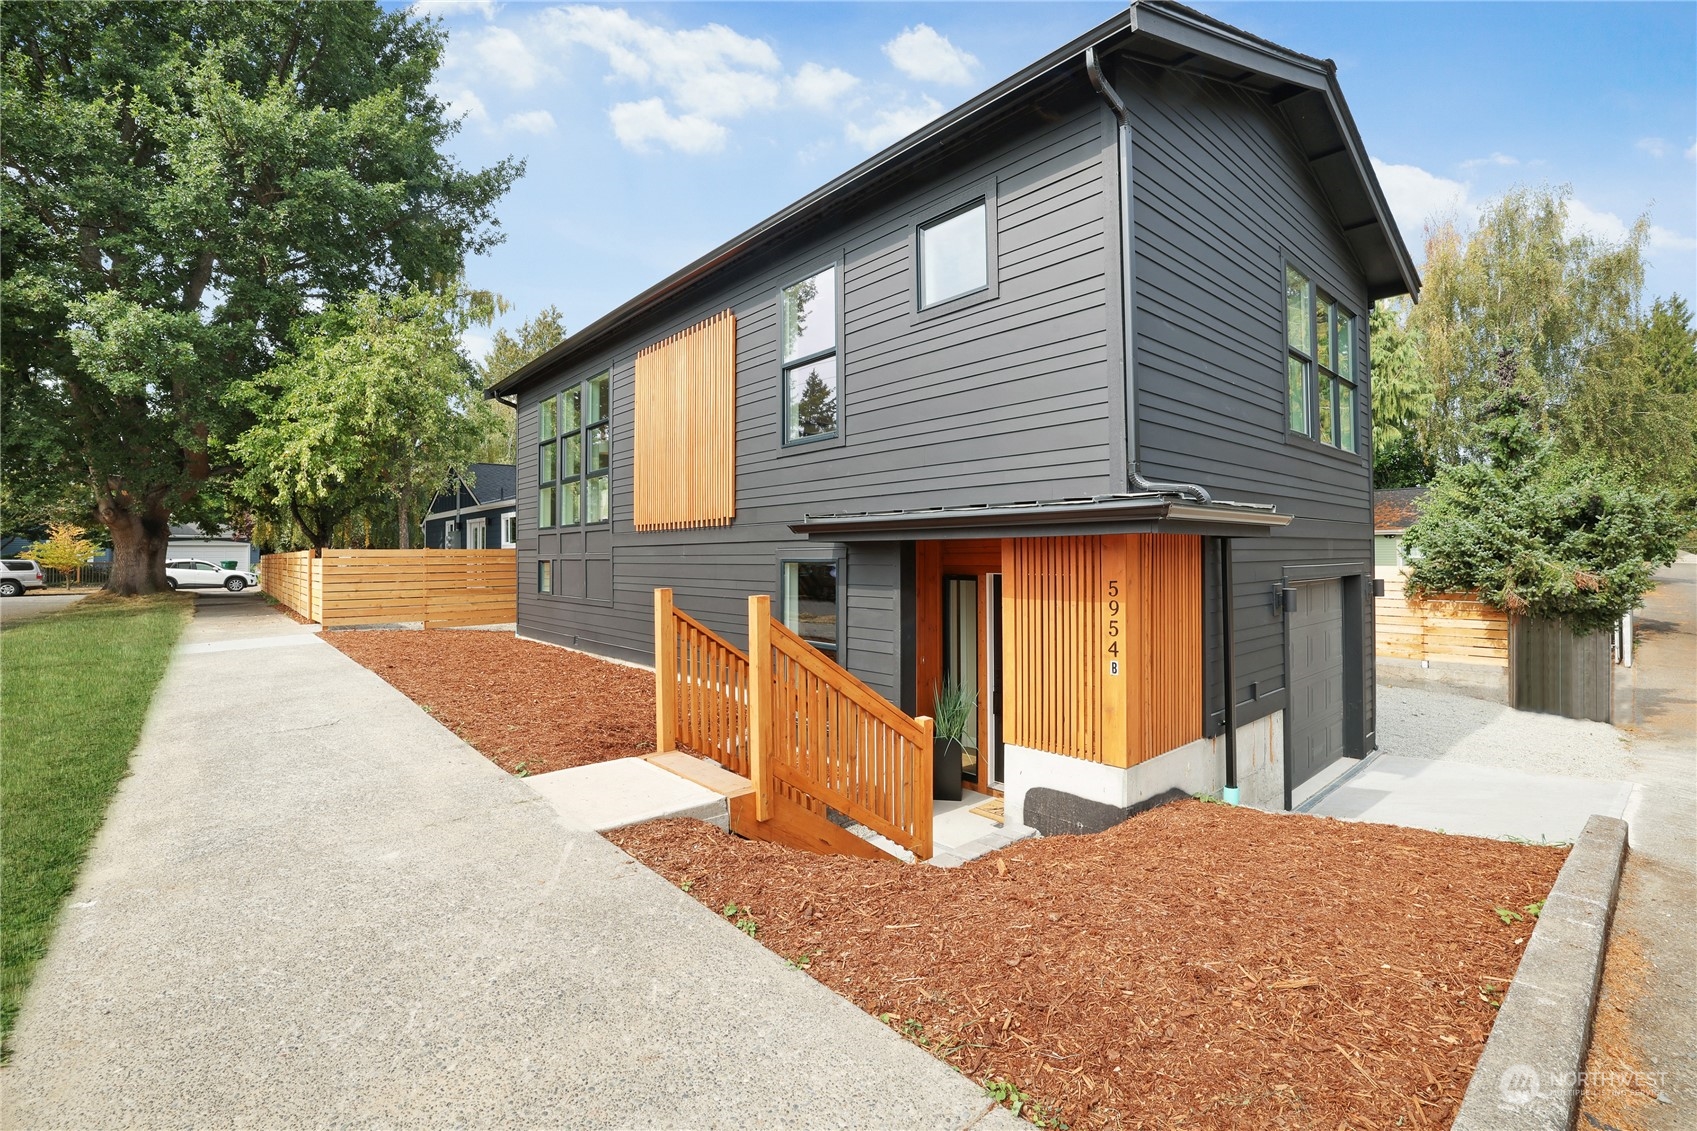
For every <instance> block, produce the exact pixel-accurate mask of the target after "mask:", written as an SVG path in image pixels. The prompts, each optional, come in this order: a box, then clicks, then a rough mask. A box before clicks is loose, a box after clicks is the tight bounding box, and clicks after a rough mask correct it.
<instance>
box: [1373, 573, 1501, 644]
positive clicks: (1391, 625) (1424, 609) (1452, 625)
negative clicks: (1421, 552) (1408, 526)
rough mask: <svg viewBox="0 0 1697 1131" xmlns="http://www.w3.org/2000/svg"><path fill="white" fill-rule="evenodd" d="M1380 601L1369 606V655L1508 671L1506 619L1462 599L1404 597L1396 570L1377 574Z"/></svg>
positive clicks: (1496, 611) (1401, 578)
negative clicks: (1380, 585)
mask: <svg viewBox="0 0 1697 1131" xmlns="http://www.w3.org/2000/svg"><path fill="white" fill-rule="evenodd" d="M1378 577H1379V580H1381V581H1383V582H1384V583H1385V595H1384V596H1383V597H1379V598H1377V599H1376V600H1375V601H1374V602H1373V614H1374V626H1375V632H1374V644H1375V647H1374V650H1375V651H1376V652H1377V653H1378V654H1379V655H1381V656H1385V657H1387V658H1389V659H1395V660H1421V661H1427V662H1438V663H1446V664H1475V665H1481V666H1494V667H1507V666H1508V614H1507V613H1504V612H1502V611H1501V610H1499V609H1493V608H1491V607H1490V606H1489V605H1486V604H1484V603H1482V602H1480V601H1476V600H1474V599H1472V598H1471V597H1468V596H1466V595H1464V594H1453V593H1445V594H1439V595H1436V596H1433V597H1427V598H1425V599H1423V600H1415V599H1412V598H1410V597H1409V596H1408V587H1407V584H1406V575H1405V573H1404V571H1403V570H1402V569H1400V568H1384V569H1380V570H1379V571H1378Z"/></svg>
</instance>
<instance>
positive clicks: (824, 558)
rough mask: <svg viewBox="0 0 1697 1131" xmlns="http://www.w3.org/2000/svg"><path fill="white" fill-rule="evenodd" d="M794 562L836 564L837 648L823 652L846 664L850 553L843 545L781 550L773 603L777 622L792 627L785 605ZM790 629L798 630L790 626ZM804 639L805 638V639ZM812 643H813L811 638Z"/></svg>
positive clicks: (832, 658) (837, 661) (801, 563)
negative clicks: (788, 577)
mask: <svg viewBox="0 0 1697 1131" xmlns="http://www.w3.org/2000/svg"><path fill="white" fill-rule="evenodd" d="M792 565H833V566H836V567H837V639H836V645H835V650H834V651H830V652H826V651H825V650H824V649H823V648H821V649H819V651H820V652H821V653H823V654H824V655H826V656H829V657H830V658H831V660H832V661H833V662H835V663H837V664H842V665H844V666H846V660H847V656H848V554H847V553H846V552H844V550H843V548H842V547H832V548H822V549H821V550H820V551H819V552H813V553H810V552H808V551H807V550H805V549H799V548H793V549H788V550H784V551H780V553H779V555H778V585H777V590H776V592H775V593H774V594H773V604H774V605H776V606H777V610H778V623H779V624H782V625H783V626H784V627H785V628H789V627H790V624H789V609H788V608H787V607H786V605H785V593H786V592H787V591H788V588H789V586H788V584H787V578H786V577H785V575H786V574H787V573H788V572H789V567H790V566H792ZM790 631H791V632H796V633H797V635H799V634H800V633H799V631H798V630H797V629H794V628H790ZM803 639H805V637H804V638H803ZM808 643H809V644H811V643H813V642H812V641H811V640H809V641H808Z"/></svg>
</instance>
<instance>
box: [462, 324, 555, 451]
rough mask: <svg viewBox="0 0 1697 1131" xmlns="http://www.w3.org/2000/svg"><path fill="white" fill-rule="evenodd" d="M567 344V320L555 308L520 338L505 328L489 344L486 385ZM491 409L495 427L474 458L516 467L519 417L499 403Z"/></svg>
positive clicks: (483, 365)
mask: <svg viewBox="0 0 1697 1131" xmlns="http://www.w3.org/2000/svg"><path fill="white" fill-rule="evenodd" d="M565 340H566V320H565V317H564V316H563V315H562V314H561V313H560V310H559V308H558V307H555V306H545V307H543V308H542V309H541V310H539V311H537V312H536V316H535V317H533V318H530V319H527V320H526V321H525V323H524V324H523V325H522V326H520V327H519V328H518V332H517V333H516V334H509V333H508V332H507V331H506V330H505V329H504V328H503V329H501V330H497V331H496V332H495V337H494V340H493V341H491V342H490V343H489V352H488V354H486V355H485V356H484V358H483V361H482V362H481V363H480V365H479V366H478V368H479V371H480V372H481V373H482V374H483V383H484V385H485V386H494V385H495V384H496V383H498V382H500V381H501V380H503V379H504V378H506V377H507V376H508V375H509V374H512V373H516V372H518V370H519V369H520V368H522V367H523V366H525V365H527V364H529V363H530V362H532V361H534V360H536V359H537V358H539V357H541V356H542V355H543V354H545V353H547V352H548V351H549V350H551V349H553V348H554V347H555V346H557V345H559V344H560V343H561V342H563V341H565ZM490 405H491V407H492V409H493V416H492V421H493V423H492V425H491V427H490V430H489V432H488V433H487V434H486V435H485V436H484V438H483V442H482V443H481V444H480V445H478V449H477V452H476V454H475V455H474V456H473V457H472V458H474V459H475V460H477V462H479V463H513V462H515V461H516V460H517V459H518V453H517V451H516V450H515V448H514V444H515V442H516V440H515V436H516V432H515V428H516V424H517V421H516V419H515V414H514V412H513V409H512V408H511V407H510V406H509V405H506V404H502V403H500V402H498V401H491V402H490Z"/></svg>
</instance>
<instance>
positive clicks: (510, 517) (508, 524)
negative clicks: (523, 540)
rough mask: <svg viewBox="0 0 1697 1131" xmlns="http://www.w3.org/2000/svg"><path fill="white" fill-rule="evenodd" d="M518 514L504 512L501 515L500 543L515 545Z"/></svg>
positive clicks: (516, 542)
mask: <svg viewBox="0 0 1697 1131" xmlns="http://www.w3.org/2000/svg"><path fill="white" fill-rule="evenodd" d="M518 531H519V516H518V515H516V514H504V515H502V516H501V545H503V546H516V545H518V540H519V533H518Z"/></svg>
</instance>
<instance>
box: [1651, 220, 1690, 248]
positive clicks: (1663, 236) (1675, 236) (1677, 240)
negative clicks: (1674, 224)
mask: <svg viewBox="0 0 1697 1131" xmlns="http://www.w3.org/2000/svg"><path fill="white" fill-rule="evenodd" d="M1650 248H1651V250H1653V251H1697V239H1693V238H1692V237H1691V236H1682V235H1680V234H1679V233H1678V232H1676V231H1674V230H1673V229H1672V228H1664V227H1662V226H1661V225H1660V224H1651V225H1650Z"/></svg>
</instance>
